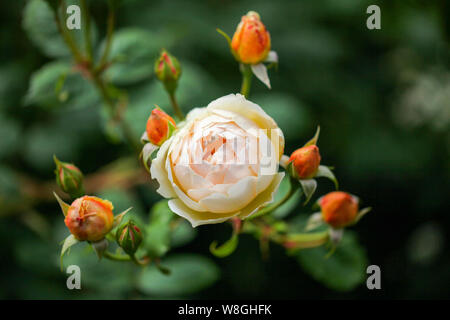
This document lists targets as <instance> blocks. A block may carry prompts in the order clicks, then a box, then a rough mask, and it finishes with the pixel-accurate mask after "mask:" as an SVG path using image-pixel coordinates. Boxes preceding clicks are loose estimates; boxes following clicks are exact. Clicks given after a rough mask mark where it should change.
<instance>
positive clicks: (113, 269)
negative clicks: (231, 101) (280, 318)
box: [0, 0, 450, 299]
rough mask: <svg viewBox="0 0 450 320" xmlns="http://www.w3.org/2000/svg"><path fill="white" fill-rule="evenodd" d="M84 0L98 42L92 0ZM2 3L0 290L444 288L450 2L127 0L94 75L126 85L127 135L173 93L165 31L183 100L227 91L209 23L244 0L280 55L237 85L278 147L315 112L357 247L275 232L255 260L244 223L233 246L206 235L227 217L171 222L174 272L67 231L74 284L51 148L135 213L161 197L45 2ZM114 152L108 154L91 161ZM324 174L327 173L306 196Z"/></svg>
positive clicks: (350, 292) (186, 292) (287, 295)
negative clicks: (110, 257) (105, 251)
mask: <svg viewBox="0 0 450 320" xmlns="http://www.w3.org/2000/svg"><path fill="white" fill-rule="evenodd" d="M88 2H89V3H90V6H91V9H92V16H93V18H94V20H95V27H94V28H93V29H94V31H93V33H94V38H95V39H96V45H95V51H96V52H101V51H100V49H101V48H102V45H103V41H104V40H103V39H104V35H105V28H106V22H105V21H106V16H107V5H106V1H88ZM67 3H69V4H71V3H77V1H67ZM370 4H377V5H379V6H380V7H381V26H382V28H381V30H368V29H367V28H366V19H367V17H368V14H366V8H367V7H368V6H369V5H370ZM0 8H1V9H0V39H1V41H0V261H1V263H0V298H10V299H11V298H12V299H30V298H37V299H73V298H76V299H77V298H81V299H88V298H99V299H104V298H112V299H115V298H133V299H140V298H208V299H211V298H254V299H255V298H271V299H272V298H273V299H283V298H284V299H298V298H308V299H310V298H363V299H372V298H374V299H378V298H394V299H405V298H425V299H432V298H450V288H449V286H448V284H449V283H450V256H449V254H448V252H449V249H450V248H449V239H448V238H449V227H450V217H449V209H450V207H449V191H450V184H449V181H450V179H449V178H450V161H449V151H450V130H449V128H450V71H449V70H450V69H449V67H450V47H449V40H450V25H449V22H448V17H449V15H450V2H449V1H446V0H442V1H438V0H433V1H387V0H385V1H375V0H373V1H366V0H364V1H356V0H340V1H335V0H320V1H288V0H283V1H236V0H223V1H218V0H215V1H213V0H209V1H189V2H188V1H181V0H177V1H174V0H172V1H164V2H163V1H144V0H141V1H139V0H129V1H123V4H122V5H121V6H120V9H119V11H118V15H117V30H116V33H115V36H114V42H113V48H112V55H113V56H114V57H115V58H117V61H118V63H117V64H114V65H113V66H112V67H111V68H109V69H108V71H107V73H106V76H107V77H108V79H110V81H111V82H112V83H114V84H115V85H117V86H118V87H120V88H122V89H124V90H127V92H128V94H129V107H128V109H127V110H126V119H127V120H128V121H129V123H130V124H131V125H132V129H133V131H134V133H135V135H136V136H138V135H140V134H141V133H142V132H143V130H144V127H145V122H146V118H147V117H148V115H149V112H150V110H151V108H152V107H153V104H155V103H156V104H158V105H160V106H161V107H163V108H165V109H166V110H170V104H169V101H168V99H167V97H166V95H165V93H164V91H163V90H162V86H161V85H160V83H158V82H157V81H156V80H155V77H154V75H153V61H154V59H155V58H156V57H157V55H158V52H159V50H160V48H162V47H164V48H167V49H169V50H170V52H171V53H173V54H174V55H175V56H177V57H178V58H179V60H180V62H181V64H182V67H183V75H182V78H181V82H180V87H179V90H178V97H179V100H180V104H181V106H182V107H183V109H184V110H185V111H187V110H189V109H190V108H193V107H199V106H205V105H207V104H208V103H209V102H210V101H211V100H213V99H215V98H217V97H220V96H223V95H226V94H229V93H232V92H233V93H234V92H238V91H239V88H240V80H241V77H240V74H239V70H238V65H237V63H236V62H235V61H234V60H233V58H232V56H231V54H230V52H229V49H228V47H227V45H226V42H225V40H224V39H223V38H222V37H221V36H220V35H219V34H218V33H217V32H216V31H215V29H216V28H217V27H219V28H221V29H222V30H224V31H226V32H227V33H228V34H230V35H231V34H232V33H233V32H234V30H235V28H236V25H237V23H238V22H239V21H240V17H241V16H242V15H244V14H245V13H246V12H247V11H249V10H255V11H258V12H259V13H260V15H261V17H262V20H263V22H264V24H265V25H266V27H267V28H268V30H269V31H270V33H271V38H272V48H273V50H275V51H277V52H278V55H279V59H280V64H279V68H278V71H277V72H275V71H274V70H270V78H271V82H272V88H273V89H272V90H271V91H269V90H267V89H266V88H265V87H264V85H263V84H262V83H258V82H257V81H254V84H253V87H252V92H251V96H250V99H251V100H253V101H254V102H256V103H258V104H260V105H261V106H262V107H263V108H264V109H265V110H266V111H267V112H268V113H269V114H271V115H272V116H273V117H274V118H275V120H276V121H277V122H278V124H279V126H280V127H281V129H282V130H283V131H284V133H285V136H286V139H287V143H286V146H287V150H286V153H290V152H292V151H293V150H294V149H296V148H298V147H300V146H302V145H303V144H304V142H305V141H306V140H307V139H309V138H310V137H311V136H312V135H313V133H314V131H315V128H316V126H317V125H319V124H320V126H321V129H322V131H321V137H320V140H319V147H320V149H321V153H322V162H323V163H324V164H329V165H333V166H335V168H336V170H335V172H336V174H337V177H338V179H339V181H340V184H341V188H342V189H343V190H345V191H348V192H351V193H354V194H357V195H358V196H359V197H360V198H361V199H362V200H363V203H364V205H369V206H372V207H373V208H374V209H373V211H372V212H371V213H370V214H369V215H367V216H366V217H365V218H364V219H363V220H362V221H361V222H360V223H359V224H358V225H357V226H356V227H354V228H353V229H354V232H353V233H348V235H349V236H348V238H347V240H346V241H352V240H354V238H355V237H356V236H357V238H358V239H359V243H360V246H355V247H352V250H351V252H347V253H346V254H345V252H344V254H343V255H341V256H337V258H334V259H335V260H332V261H331V262H327V264H321V263H319V262H317V263H315V264H314V263H312V262H311V261H315V260H314V259H318V258H321V257H322V256H323V255H321V253H320V252H318V251H310V252H308V253H305V254H304V255H303V256H302V257H298V258H295V257H289V256H287V255H286V254H285V253H284V250H283V249H282V248H279V247H277V246H275V245H272V246H271V252H270V258H269V259H268V260H267V261H264V260H263V259H262V258H261V256H260V252H259V248H258V242H257V241H255V240H254V239H252V238H251V237H248V236H243V237H241V239H240V244H239V247H238V249H237V250H236V252H235V253H233V254H232V255H231V256H230V257H228V258H225V259H217V258H214V257H213V256H212V255H211V254H210V253H209V252H208V246H209V244H210V243H211V242H212V241H213V240H220V241H224V240H226V239H227V237H228V236H229V232H230V228H229V227H228V226H227V225H225V224H222V225H211V226H201V227H199V228H198V229H197V230H196V234H195V233H194V232H193V231H192V230H191V229H190V228H189V226H188V225H186V227H183V228H181V229H180V230H181V231H180V232H179V233H177V234H176V235H174V236H173V238H172V244H173V246H174V247H175V248H174V249H173V250H172V251H171V252H170V253H169V254H168V256H167V257H165V258H164V259H163V263H165V264H166V265H167V266H169V267H171V268H172V269H173V270H175V272H174V273H173V275H172V276H171V277H170V278H167V277H165V276H163V275H161V274H160V273H158V272H157V270H155V269H152V268H148V269H146V270H140V269H139V268H137V267H135V266H132V265H121V264H120V263H114V262H109V261H101V262H97V260H96V258H95V257H94V255H93V254H89V253H88V252H87V251H86V250H87V249H85V248H83V246H80V247H78V248H74V249H73V250H72V252H71V254H70V255H69V256H68V257H67V258H66V260H65V265H66V266H67V265H68V264H71V263H77V264H80V265H81V267H82V290H81V291H76V290H74V291H69V290H67V289H66V286H65V281H66V274H65V273H64V272H61V271H60V269H59V250H60V245H59V242H60V241H61V240H63V239H64V237H65V236H67V234H68V233H67V230H66V229H65V226H64V223H63V219H62V215H61V213H60V211H59V209H58V207H57V205H56V202H55V201H54V199H53V198H52V197H51V191H52V188H53V189H54V188H55V186H54V185H53V177H54V176H53V170H54V163H53V160H52V156H53V154H56V155H57V156H58V157H59V158H60V159H61V160H64V161H69V162H74V163H75V164H77V166H79V168H80V169H82V170H83V172H84V173H85V175H86V176H89V177H91V184H92V188H93V189H95V191H96V194H98V195H100V196H103V197H105V198H108V199H110V200H111V201H113V202H114V204H115V207H116V208H117V211H116V212H119V210H123V209H125V208H127V207H128V206H130V205H131V206H133V207H134V210H133V214H134V215H135V216H136V217H137V218H138V219H141V220H145V219H146V215H147V214H146V213H147V212H148V211H149V210H150V209H151V207H152V205H153V204H154V203H155V202H156V201H158V200H159V196H158V195H157V194H156V193H155V187H156V185H155V183H154V182H153V183H152V182H151V181H150V178H149V176H148V175H147V174H145V173H143V172H141V171H136V169H135V168H136V167H137V166H136V164H135V162H133V158H132V155H133V154H132V151H131V150H130V149H129V148H128V147H127V146H126V145H125V144H123V143H120V142H119V141H118V140H120V137H118V136H117V132H116V131H115V128H114V127H113V126H111V124H110V123H108V121H107V120H105V119H106V117H105V114H104V112H103V111H102V108H101V104H102V103H101V99H100V96H99V95H98V93H97V91H96V90H95V88H94V87H92V85H91V84H90V83H89V82H88V81H86V80H85V79H83V78H82V77H81V76H80V74H79V73H77V72H71V67H70V64H69V62H70V60H69V59H68V55H67V54H68V51H67V49H66V48H65V46H64V44H63V42H62V41H61V39H60V38H58V37H57V36H56V34H55V28H54V25H53V20H52V16H51V15H49V14H48V10H46V6H45V5H43V2H42V1H41V0H31V1H25V0H17V1H2V4H1V6H0ZM64 72H65V73H67V76H66V79H65V82H64V84H63V85H62V88H59V91H58V92H57V93H55V86H56V84H57V83H58V80H59V79H60V78H61V74H63V73H64ZM126 157H128V160H127V159H126ZM130 157H131V158H130ZM118 159H121V160H119V163H117V160H118ZM124 159H125V160H124ZM112 162H115V165H116V167H115V168H114V169H110V170H108V168H106V169H102V170H103V171H102V172H103V174H100V175H99V174H97V175H96V176H95V175H94V173H95V172H97V171H98V170H99V169H101V168H104V167H105V166H107V165H108V164H111V163H112ZM114 173H116V174H114ZM93 175H94V176H93ZM105 181H106V182H105ZM330 190H332V185H331V183H326V182H323V183H321V184H320V185H319V190H318V193H317V194H316V196H319V195H321V194H324V193H326V192H328V191H330ZM301 210H304V209H301V207H300V206H297V207H295V208H294V210H293V212H292V213H291V214H290V216H289V217H291V218H292V219H295V218H297V216H296V215H298V213H299V212H300V211H301ZM303 212H307V210H306V211H303ZM194 236H196V237H195V239H194ZM342 256H343V257H344V258H343V260H341V261H339V259H340V258H339V257H342ZM299 262H300V263H301V264H302V266H303V269H302V268H300V267H299V264H298V263H299ZM332 263H336V265H333V264H332ZM354 264H356V265H357V267H356V270H355V268H354ZM367 264H376V265H378V266H380V268H381V274H382V281H381V286H382V289H381V290H373V291H371V290H368V289H367V288H366V286H365V273H364V270H365V266H366V265H367ZM361 268H362V269H361ZM361 270H362V271H361ZM311 275H312V276H311ZM193 279H196V281H193Z"/></svg>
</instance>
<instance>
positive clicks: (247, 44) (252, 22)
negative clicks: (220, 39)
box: [231, 11, 270, 64]
mask: <svg viewBox="0 0 450 320" xmlns="http://www.w3.org/2000/svg"><path fill="white" fill-rule="evenodd" d="M231 50H232V52H233V54H234V56H235V57H236V58H237V59H238V60H239V61H240V62H242V63H246V64H258V63H260V62H261V61H264V60H265V59H266V58H267V55H268V54H269V51H270V34H269V32H268V31H267V30H266V27H265V26H264V24H263V23H262V22H261V19H260V17H259V14H258V13H256V12H254V11H249V13H247V15H245V16H243V17H242V19H241V22H240V23H239V25H238V26H237V29H236V32H235V33H234V35H233V39H232V40H231Z"/></svg>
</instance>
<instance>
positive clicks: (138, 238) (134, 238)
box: [116, 220, 142, 255]
mask: <svg viewBox="0 0 450 320" xmlns="http://www.w3.org/2000/svg"><path fill="white" fill-rule="evenodd" d="M116 240H117V244H118V245H119V246H120V247H121V248H122V249H123V251H125V252H126V253H127V254H129V255H133V254H134V253H135V252H136V250H137V249H138V247H139V245H140V244H141V242H142V233H141V229H139V228H138V227H137V226H136V225H135V224H134V222H133V221H132V220H130V221H128V222H127V223H125V224H124V225H122V226H121V227H119V229H117V233H116Z"/></svg>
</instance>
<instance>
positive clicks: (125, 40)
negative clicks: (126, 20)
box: [100, 28, 170, 85]
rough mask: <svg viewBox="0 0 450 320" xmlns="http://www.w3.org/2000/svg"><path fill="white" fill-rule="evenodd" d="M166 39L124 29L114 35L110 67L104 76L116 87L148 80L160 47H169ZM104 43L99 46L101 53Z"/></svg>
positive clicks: (143, 31) (140, 31)
mask: <svg viewBox="0 0 450 320" xmlns="http://www.w3.org/2000/svg"><path fill="white" fill-rule="evenodd" d="M169 45H170V43H169V41H167V39H164V38H162V37H161V36H160V35H159V34H157V33H152V32H150V31H147V30H142V29H138V28H124V29H121V30H119V31H117V32H116V33H115V34H114V38H113V42H112V45H111V52H110V58H111V59H112V61H113V64H112V66H110V67H109V68H108V69H107V72H106V76H107V77H108V78H109V80H110V81H111V82H113V83H114V84H117V85H125V84H132V83H135V82H138V81H141V80H144V79H147V78H149V77H150V76H151V75H152V73H153V64H154V60H155V59H156V57H157V55H158V52H159V50H161V47H164V46H169ZM104 47H105V41H104V42H103V44H102V45H101V46H100V52H103V50H104Z"/></svg>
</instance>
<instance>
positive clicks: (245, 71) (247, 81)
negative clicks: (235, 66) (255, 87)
mask: <svg viewBox="0 0 450 320" xmlns="http://www.w3.org/2000/svg"><path fill="white" fill-rule="evenodd" d="M241 73H242V86H241V94H242V95H244V96H245V97H246V98H248V95H249V94H250V87H251V84H252V70H251V67H250V65H248V64H242V65H241Z"/></svg>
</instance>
